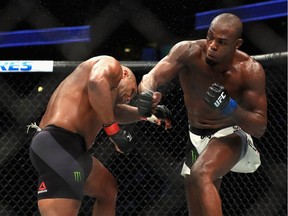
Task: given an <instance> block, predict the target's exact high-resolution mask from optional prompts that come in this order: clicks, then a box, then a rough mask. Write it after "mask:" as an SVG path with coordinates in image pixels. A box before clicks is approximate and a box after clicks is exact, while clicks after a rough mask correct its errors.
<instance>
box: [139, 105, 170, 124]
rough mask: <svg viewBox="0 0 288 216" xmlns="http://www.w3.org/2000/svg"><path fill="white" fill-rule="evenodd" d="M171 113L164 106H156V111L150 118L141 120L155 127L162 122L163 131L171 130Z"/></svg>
mask: <svg viewBox="0 0 288 216" xmlns="http://www.w3.org/2000/svg"><path fill="white" fill-rule="evenodd" d="M172 118H173V117H172V113H171V111H170V110H169V109H168V108H167V107H166V106H164V105H158V106H157V107H156V111H155V113H154V114H152V115H151V116H150V117H144V118H142V120H146V121H150V122H152V123H155V124H157V125H161V123H162V122H164V123H165V129H169V128H171V121H172Z"/></svg>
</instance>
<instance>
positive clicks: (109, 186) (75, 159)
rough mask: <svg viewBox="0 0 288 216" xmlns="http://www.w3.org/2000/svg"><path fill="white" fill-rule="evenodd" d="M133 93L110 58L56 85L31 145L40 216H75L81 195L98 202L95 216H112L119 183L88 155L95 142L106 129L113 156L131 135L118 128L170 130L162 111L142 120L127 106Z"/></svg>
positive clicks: (127, 75)
mask: <svg viewBox="0 0 288 216" xmlns="http://www.w3.org/2000/svg"><path fill="white" fill-rule="evenodd" d="M136 94H137V83H136V79H135V76H134V74H133V73H132V71H131V70H130V69H129V68H127V67H125V66H123V65H121V64H120V63H119V62H118V61H117V60H116V59H115V58H113V57H110V56H98V57H94V58H91V59H89V60H87V61H85V62H83V63H81V64H80V65H79V66H78V67H77V68H76V69H75V70H74V71H73V72H72V73H71V74H70V75H69V76H68V77H67V78H66V79H64V81H62V82H61V83H60V85H59V86H58V87H57V89H56V90H55V91H54V93H53V94H52V96H51V98H50V101H49V103H48V106H47V109H46V112H45V113H44V116H43V117H42V120H41V122H40V125H39V128H38V130H37V132H36V134H35V135H34V137H33V139H32V141H31V145H30V158H31V161H32V164H33V166H34V167H35V168H36V170H37V171H38V174H39V179H38V208H39V210H40V213H41V215H43V216H60V215H61V216H73V215H74V216H76V215H77V214H78V211H79V209H80V206H81V201H82V195H83V194H85V195H89V196H91V197H94V198H96V202H95V204H94V207H93V216H96V215H97V216H113V215H115V206H116V197H117V182H116V180H115V178H114V177H113V176H112V174H111V173H110V172H109V171H108V170H107V169H106V168H105V167H104V166H103V165H102V164H101V163H100V161H98V160H97V159H96V158H94V157H92V156H91V155H90V154H89V153H88V152H87V150H89V148H90V147H91V145H92V144H93V142H94V140H95V137H96V136H97V134H98V133H99V132H100V130H101V129H102V128H104V130H105V132H106V134H107V135H108V136H109V138H110V140H111V141H112V142H113V143H114V144H115V148H116V151H118V152H126V151H128V150H129V149H130V148H131V146H132V145H131V142H132V136H131V135H130V134H129V133H128V132H127V131H125V130H121V128H120V127H119V125H118V124H127V123H132V122H136V121H139V120H150V121H152V122H154V123H157V124H161V121H162V120H163V121H165V127H166V128H169V127H170V126H171V122H170V120H169V115H170V111H169V110H168V109H167V108H166V107H165V106H157V108H156V113H155V114H154V115H153V116H152V117H151V118H150V117H148V118H140V117H139V114H138V110H137V107H133V106H129V105H128V103H129V102H130V100H131V99H132V98H133V97H134V96H135V95H136ZM158 102H159V101H158ZM157 117H158V118H157Z"/></svg>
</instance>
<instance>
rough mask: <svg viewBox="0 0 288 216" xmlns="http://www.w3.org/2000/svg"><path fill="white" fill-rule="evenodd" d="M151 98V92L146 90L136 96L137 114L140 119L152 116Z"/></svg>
mask: <svg viewBox="0 0 288 216" xmlns="http://www.w3.org/2000/svg"><path fill="white" fill-rule="evenodd" d="M152 98H153V91H151V90H148V91H144V92H142V93H141V94H140V95H139V96H138V102H137V106H138V113H139V115H140V116H141V117H150V116H151V115H152Z"/></svg>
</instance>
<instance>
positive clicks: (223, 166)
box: [192, 133, 242, 179]
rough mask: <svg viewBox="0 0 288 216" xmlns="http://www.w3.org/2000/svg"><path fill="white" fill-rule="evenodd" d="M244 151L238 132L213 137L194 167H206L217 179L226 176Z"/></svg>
mask: <svg viewBox="0 0 288 216" xmlns="http://www.w3.org/2000/svg"><path fill="white" fill-rule="evenodd" d="M241 151H242V143H241V138H240V137H239V136H238V135H237V134H234V133H233V134H230V135H228V136H225V137H219V138H213V139H211V140H210V142H209V143H208V145H207V147H206V148H205V149H204V150H203V152H202V153H201V154H200V155H199V157H198V159H197V161H196V162H195V163H194V165H193V167H192V168H194V169H195V168H198V169H199V168H201V167H205V169H206V171H207V172H210V173H211V175H213V177H215V179H217V178H219V177H221V176H224V175H225V174H226V173H227V172H229V171H230V170H231V168H232V167H233V166H234V165H235V164H236V163H237V162H238V160H239V158H240V156H241Z"/></svg>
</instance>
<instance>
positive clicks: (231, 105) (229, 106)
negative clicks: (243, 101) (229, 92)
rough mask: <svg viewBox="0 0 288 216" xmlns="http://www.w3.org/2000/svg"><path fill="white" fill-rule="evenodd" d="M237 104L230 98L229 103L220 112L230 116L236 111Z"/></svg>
mask: <svg viewBox="0 0 288 216" xmlns="http://www.w3.org/2000/svg"><path fill="white" fill-rule="evenodd" d="M237 106H238V104H237V103H236V101H235V100H233V99H232V98H230V100H229V103H228V104H227V105H226V106H225V107H224V108H223V109H222V110H221V112H222V113H223V114H224V115H230V114H231V113H232V112H234V110H236V108H237Z"/></svg>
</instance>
